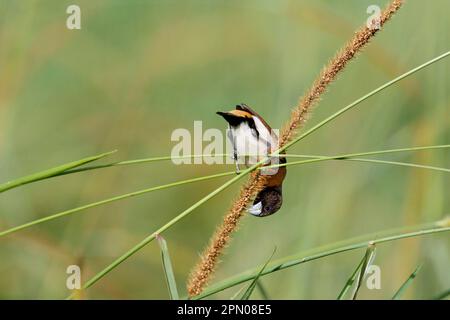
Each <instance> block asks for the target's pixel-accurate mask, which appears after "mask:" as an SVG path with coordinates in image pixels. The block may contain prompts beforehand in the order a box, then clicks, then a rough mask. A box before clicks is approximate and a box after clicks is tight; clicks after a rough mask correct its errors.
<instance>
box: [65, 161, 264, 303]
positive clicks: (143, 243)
mask: <svg viewBox="0 0 450 320" xmlns="http://www.w3.org/2000/svg"><path fill="white" fill-rule="evenodd" d="M262 161H264V160H262ZM262 161H261V162H262ZM257 166H258V164H255V165H254V166H251V167H250V168H248V169H246V170H244V171H241V173H240V174H239V175H236V176H235V177H234V178H232V179H230V180H228V181H227V182H226V183H224V184H223V185H221V186H220V187H218V188H217V189H215V190H214V191H212V192H211V193H209V194H208V195H206V196H205V197H203V198H202V199H200V200H199V201H197V202H196V203H194V204H193V205H192V206H190V207H189V208H187V209H186V210H184V211H183V212H182V213H180V214H179V215H177V216H176V217H175V218H173V219H172V220H170V221H169V222H168V223H166V224H165V225H163V226H162V227H161V228H159V229H158V230H156V231H155V232H154V233H152V234H150V235H149V236H147V237H146V238H144V239H143V240H142V241H141V242H139V243H138V244H136V245H135V246H134V247H132V248H131V249H130V250H128V251H127V252H125V253H124V254H123V255H122V256H120V257H118V258H117V259H116V260H114V261H113V262H112V263H111V264H109V265H108V266H107V267H106V268H104V269H103V270H102V271H100V272H99V273H97V274H96V275H95V276H94V277H92V278H91V279H90V280H89V281H87V282H86V284H85V285H84V286H83V289H87V288H89V287H91V286H92V285H94V284H95V283H96V282H97V281H99V280H100V279H101V278H103V277H104V276H105V275H107V274H108V273H109V272H111V271H112V270H113V269H115V268H116V267H117V266H119V265H120V264H121V263H122V262H124V261H125V260H127V259H128V258H129V257H131V256H132V255H134V254H135V253H136V252H138V251H139V250H141V249H142V248H143V247H145V246H146V245H147V244H149V243H150V242H152V241H153V240H154V239H155V234H160V233H162V232H164V231H166V230H167V229H169V228H170V227H172V226H173V225H174V224H176V223H177V222H178V221H180V220H181V219H183V218H184V217H186V216H187V215H189V214H190V213H191V212H193V211H194V210H195V209H197V208H198V207H199V206H201V205H202V204H204V203H205V202H207V201H208V200H210V199H212V198H213V197H215V196H216V195H217V194H219V193H220V192H222V191H223V190H225V189H226V188H228V187H229V186H230V185H232V184H233V183H235V182H236V181H238V180H239V179H242V178H243V177H245V176H246V175H247V174H248V173H250V172H251V171H253V170H254V169H255V168H256V167H257ZM234 174H235V173H234ZM71 297H72V296H70V297H69V299H70V298H71Z"/></svg>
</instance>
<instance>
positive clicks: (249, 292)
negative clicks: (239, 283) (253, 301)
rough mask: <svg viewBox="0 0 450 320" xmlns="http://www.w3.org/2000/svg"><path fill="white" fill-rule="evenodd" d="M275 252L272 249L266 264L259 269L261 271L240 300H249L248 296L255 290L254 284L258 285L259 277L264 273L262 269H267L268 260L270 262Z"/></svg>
mask: <svg viewBox="0 0 450 320" xmlns="http://www.w3.org/2000/svg"><path fill="white" fill-rule="evenodd" d="M275 251H277V248H276V247H275V248H274V249H273V252H272V254H271V255H270V257H269V259H267V261H266V263H264V265H263V266H262V267H261V270H259V272H258V274H257V275H256V277H255V278H254V279H253V281H252V282H251V283H250V285H249V286H248V287H247V290H245V292H244V294H243V295H242V297H241V300H248V299H250V296H251V295H252V293H253V290H255V288H256V284H257V283H258V279H259V277H260V276H261V274H262V273H263V272H264V269H265V268H266V267H267V265H268V264H269V262H270V260H272V258H273V255H274V254H275Z"/></svg>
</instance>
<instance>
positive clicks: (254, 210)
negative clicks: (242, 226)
mask: <svg viewBox="0 0 450 320" xmlns="http://www.w3.org/2000/svg"><path fill="white" fill-rule="evenodd" d="M247 211H248V212H249V213H250V214H252V215H254V216H259V215H261V212H262V202H261V201H260V202H258V203H257V204H255V205H253V206H251V207H250V208H249V209H248V210H247Z"/></svg>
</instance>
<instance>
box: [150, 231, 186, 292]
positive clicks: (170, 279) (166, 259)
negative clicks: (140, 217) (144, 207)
mask: <svg viewBox="0 0 450 320" xmlns="http://www.w3.org/2000/svg"><path fill="white" fill-rule="evenodd" d="M156 240H157V241H158V244H159V247H160V248H161V258H162V265H163V269H164V275H165V276H166V282H167V288H168V289H169V294H170V299H172V300H180V296H179V294H178V289H177V283H176V281H175V275H174V273H173V268H172V262H171V260H170V255H169V248H168V247H167V241H166V240H165V239H164V238H163V237H162V236H161V235H159V234H158V235H156Z"/></svg>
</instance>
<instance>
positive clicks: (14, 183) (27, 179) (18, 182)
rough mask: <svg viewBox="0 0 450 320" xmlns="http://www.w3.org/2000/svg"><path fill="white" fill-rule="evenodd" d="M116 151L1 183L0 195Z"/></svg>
mask: <svg viewBox="0 0 450 320" xmlns="http://www.w3.org/2000/svg"><path fill="white" fill-rule="evenodd" d="M116 151H117V150H114V151H110V152H105V153H102V154H99V155H96V156H92V157H87V158H84V159H81V160H77V161H73V162H69V163H66V164H63V165H60V166H57V167H53V168H50V169H47V170H44V171H40V172H37V173H33V174H31V175H28V176H24V177H21V178H18V179H15V180H11V181H8V182H6V183H3V184H1V185H0V193H2V192H5V191H7V190H11V189H14V188H17V187H19V186H23V185H25V184H28V183H32V182H35V181H39V180H43V179H47V178H51V177H54V176H56V175H58V174H61V173H63V172H65V171H67V170H70V169H73V168H77V167H80V166H82V165H84V164H87V163H89V162H93V161H96V160H99V159H101V158H104V157H106V156H109V155H110V154H113V153H115V152H116Z"/></svg>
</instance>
